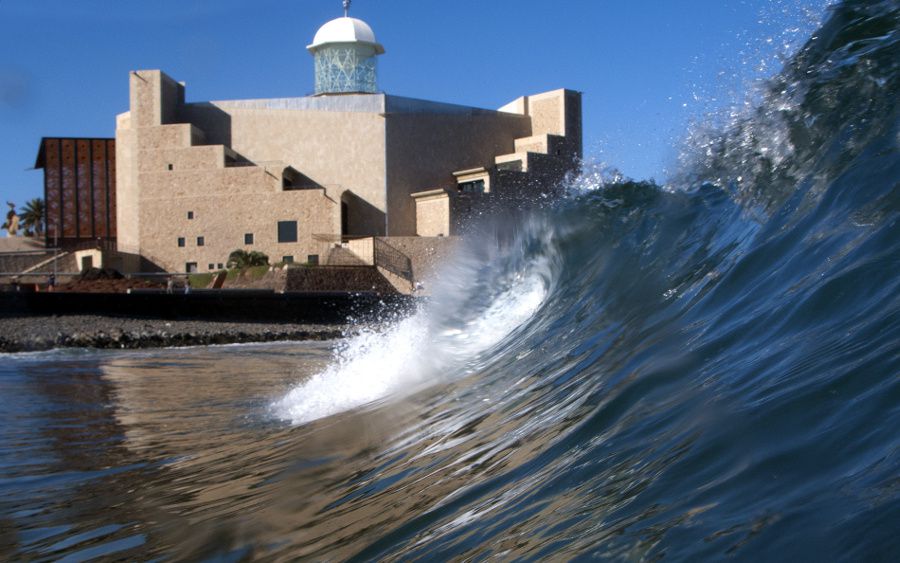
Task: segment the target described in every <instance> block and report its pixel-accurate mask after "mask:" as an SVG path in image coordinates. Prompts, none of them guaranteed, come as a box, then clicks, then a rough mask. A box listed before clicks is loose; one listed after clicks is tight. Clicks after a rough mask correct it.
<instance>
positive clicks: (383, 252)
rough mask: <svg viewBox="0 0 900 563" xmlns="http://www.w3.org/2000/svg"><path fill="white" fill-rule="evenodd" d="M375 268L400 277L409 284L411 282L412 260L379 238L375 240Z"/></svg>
mask: <svg viewBox="0 0 900 563" xmlns="http://www.w3.org/2000/svg"><path fill="white" fill-rule="evenodd" d="M374 244H375V266H378V267H381V268H384V269H385V270H387V271H388V272H390V273H392V274H394V275H396V276H400V277H401V278H403V279H405V280H406V281H408V282H409V283H412V282H413V271H412V260H410V259H409V256H407V255H406V254H403V252H401V251H400V249H398V248H396V247H394V246H392V245H390V244H388V242H387V241H385V240H384V239H381V238H377V237H376V238H375V243H374Z"/></svg>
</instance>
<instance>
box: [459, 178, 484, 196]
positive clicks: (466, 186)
mask: <svg viewBox="0 0 900 563" xmlns="http://www.w3.org/2000/svg"><path fill="white" fill-rule="evenodd" d="M459 191H461V192H462V193H464V194H483V193H484V180H472V181H471V182H462V183H460V184H459Z"/></svg>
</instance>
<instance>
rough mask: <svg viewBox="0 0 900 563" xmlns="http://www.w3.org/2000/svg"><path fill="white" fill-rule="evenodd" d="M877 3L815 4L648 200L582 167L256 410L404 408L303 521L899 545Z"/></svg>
mask: <svg viewBox="0 0 900 563" xmlns="http://www.w3.org/2000/svg"><path fill="white" fill-rule="evenodd" d="M898 11H900V9H898V6H897V3H896V2H893V1H883V2H872V1H869V2H845V3H843V4H841V5H840V6H837V7H835V8H833V9H832V11H831V13H830V17H829V19H828V21H827V22H826V23H825V24H824V25H823V27H822V28H821V29H820V30H818V31H817V32H816V34H815V36H814V37H813V38H812V39H811V40H810V41H809V42H808V43H807V45H806V46H805V47H804V48H803V49H802V50H801V51H800V52H799V53H798V54H797V55H796V56H795V57H794V58H793V59H792V60H791V61H790V62H789V63H788V64H787V65H786V67H785V70H784V71H783V72H782V73H781V74H780V75H779V76H777V77H776V78H774V79H773V80H771V81H770V82H769V83H768V84H767V86H766V89H765V91H764V92H763V93H762V95H761V100H762V102H761V103H760V104H759V105H758V106H756V107H755V108H754V109H753V110H752V111H750V112H745V113H744V114H742V115H739V116H736V117H734V119H732V121H731V123H729V125H728V126H727V127H726V128H725V129H724V130H721V129H720V130H706V131H699V130H698V131H695V133H694V135H692V137H691V139H690V140H689V143H688V146H687V147H686V148H685V151H684V155H683V158H682V164H683V166H682V170H681V172H680V173H679V174H677V175H676V177H675V178H674V179H673V180H672V182H671V183H670V184H669V185H667V186H666V187H665V188H660V187H657V186H654V185H651V184H646V183H635V182H630V183H629V182H625V183H622V182H619V183H614V184H607V183H604V182H602V181H599V180H597V179H596V178H595V177H591V176H590V175H586V176H585V177H584V178H582V179H580V180H579V181H576V182H574V183H573V185H572V186H570V192H571V193H570V195H569V197H567V198H566V199H565V201H563V202H562V203H561V204H560V205H558V206H553V207H552V208H545V209H541V210H538V211H535V212H533V213H532V214H531V215H530V216H529V218H528V219H527V220H524V221H522V222H520V223H517V224H516V226H515V228H513V229H506V230H505V231H504V232H505V237H502V240H503V241H504V242H503V243H502V244H501V245H499V246H498V247H497V248H496V249H492V250H486V249H485V248H484V245H485V243H484V242H483V241H484V240H486V239H485V238H481V237H477V240H478V243H477V244H475V243H474V242H472V241H470V243H471V248H470V249H469V252H468V254H473V253H475V254H477V253H479V252H480V253H482V254H485V255H487V258H488V259H487V260H482V261H475V262H474V263H473V264H456V265H454V266H453V267H452V268H449V269H448V270H447V271H446V272H444V280H445V283H446V284H447V287H452V288H456V291H445V295H446V296H445V297H442V298H441V299H439V300H437V301H435V302H432V303H430V304H429V305H427V306H425V307H424V308H423V310H421V311H420V312H418V313H417V314H415V315H413V316H412V317H410V318H408V319H406V320H403V321H402V322H400V323H399V324H398V325H396V326H395V327H393V328H391V329H390V330H388V331H387V332H386V333H378V334H366V335H363V336H361V337H359V338H356V339H355V340H352V341H350V342H349V344H348V345H347V346H346V347H345V348H344V349H342V350H340V351H339V352H338V360H337V361H336V362H334V363H333V364H332V365H331V367H329V368H327V369H326V370H325V371H323V372H321V373H320V374H319V375H317V376H315V377H313V378H312V379H311V380H309V381H307V382H305V383H303V384H301V385H299V386H298V387H297V388H296V389H294V390H293V391H292V392H291V393H289V394H288V395H287V396H286V397H285V398H283V399H282V400H280V401H279V402H277V403H276V405H275V409H276V412H277V413H279V414H280V415H281V416H283V417H284V418H287V419H289V420H291V421H293V422H295V423H307V422H309V421H311V420H315V419H318V418H320V417H323V416H328V415H332V414H335V413H338V412H341V411H343V410H345V409H348V408H355V407H359V406H362V405H369V406H370V408H372V409H375V410H378V409H381V410H387V409H390V408H392V407H391V406H390V405H391V404H392V403H391V401H392V400H393V401H396V400H397V398H398V397H400V396H409V395H413V394H414V393H417V394H415V395H413V397H412V398H408V399H407V402H412V403H413V404H414V407H410V408H413V409H414V412H415V416H414V417H412V420H414V422H410V421H407V425H406V426H404V427H403V428H402V430H398V435H399V436H394V437H393V438H392V439H391V440H388V441H387V442H386V443H384V444H381V446H380V449H379V450H378V453H377V454H375V455H374V458H375V460H374V461H373V462H372V463H371V468H372V471H371V472H366V471H363V472H360V473H359V474H358V475H357V476H356V477H355V478H353V479H351V481H350V482H351V483H352V489H353V490H354V491H357V493H355V494H354V496H353V499H352V501H351V500H346V499H344V500H343V501H341V502H339V503H338V504H337V506H339V508H336V507H332V509H331V510H330V511H326V512H325V513H324V515H323V518H324V516H325V515H331V516H332V517H335V518H339V519H342V520H341V521H350V522H356V526H353V525H351V526H350V529H352V530H355V531H356V532H358V533H361V534H362V535H363V536H365V539H364V540H361V541H358V542H357V544H356V547H357V548H358V549H356V550H355V551H354V553H355V554H356V555H358V556H359V557H361V558H376V557H384V556H399V555H402V556H404V557H422V558H433V557H439V558H446V557H448V556H457V557H477V558H482V557H487V556H492V555H493V556H502V557H504V558H519V557H528V558H536V559H540V558H544V557H547V556H551V555H554V556H574V555H591V556H597V557H601V558H605V557H612V558H623V559H641V558H647V559H655V558H657V557H662V556H669V557H674V558H675V559H691V560H693V559H697V558H719V557H722V556H726V555H735V554H736V555H738V556H740V557H743V558H747V559H751V560H766V559H773V558H775V559H788V558H791V557H795V556H798V557H800V558H802V559H804V560H806V559H814V558H815V557H818V556H824V557H827V558H833V557H834V556H835V555H837V556H839V557H840V558H843V559H851V560H860V559H877V558H879V557H883V556H885V555H886V554H890V553H893V554H894V555H895V556H896V555H897V554H898V553H900V543H898V539H897V537H896V530H897V526H898V524H900V481H898V478H897V476H898V475H900V441H898V436H900V434H898V428H900V377H898V374H900V355H898V343H900V297H898V296H900V284H898V280H900V276H898V275H897V274H898V271H900V230H898V223H897V221H898V211H900V158H898V154H900V153H898V151H900V115H898V111H900V110H898V108H900V104H898V100H900V72H898V64H900V43H898V42H900V31H898V30H900V25H898V23H900V19H898V18H900V14H898ZM459 288H465V289H464V291H463V290H461V289H459ZM444 289H445V290H446V288H444ZM435 386H437V389H439V391H435V390H434V389H435ZM429 389H430V390H429ZM378 401H382V403H378ZM384 401H386V403H385V402H384ZM373 402H375V403H374V406H373ZM375 468H377V470H375ZM401 499H405V500H401ZM410 499H414V500H410ZM398 507H399V508H401V509H402V510H398ZM362 514H370V515H373V516H370V517H369V519H367V520H366V522H367V526H368V527H367V528H365V529H367V530H369V531H370V532H371V531H372V530H376V531H377V532H375V533H364V532H362V531H361V530H362V529H363V528H362V524H361V523H360V522H359V520H358V519H354V516H353V515H356V516H357V517H358V516H360V515H362ZM349 536H350V534H349V532H348V536H347V537H349Z"/></svg>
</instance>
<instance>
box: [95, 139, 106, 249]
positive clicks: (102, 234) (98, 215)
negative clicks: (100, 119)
mask: <svg viewBox="0 0 900 563" xmlns="http://www.w3.org/2000/svg"><path fill="white" fill-rule="evenodd" d="M91 193H92V196H91V199H92V201H93V203H94V211H93V213H94V236H95V237H99V238H106V237H108V236H109V229H108V225H107V218H106V217H107V215H106V206H107V204H108V202H107V198H106V141H104V140H102V139H93V140H92V141H91Z"/></svg>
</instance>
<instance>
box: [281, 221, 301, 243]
mask: <svg viewBox="0 0 900 563" xmlns="http://www.w3.org/2000/svg"><path fill="white" fill-rule="evenodd" d="M278 242H297V221H278Z"/></svg>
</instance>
